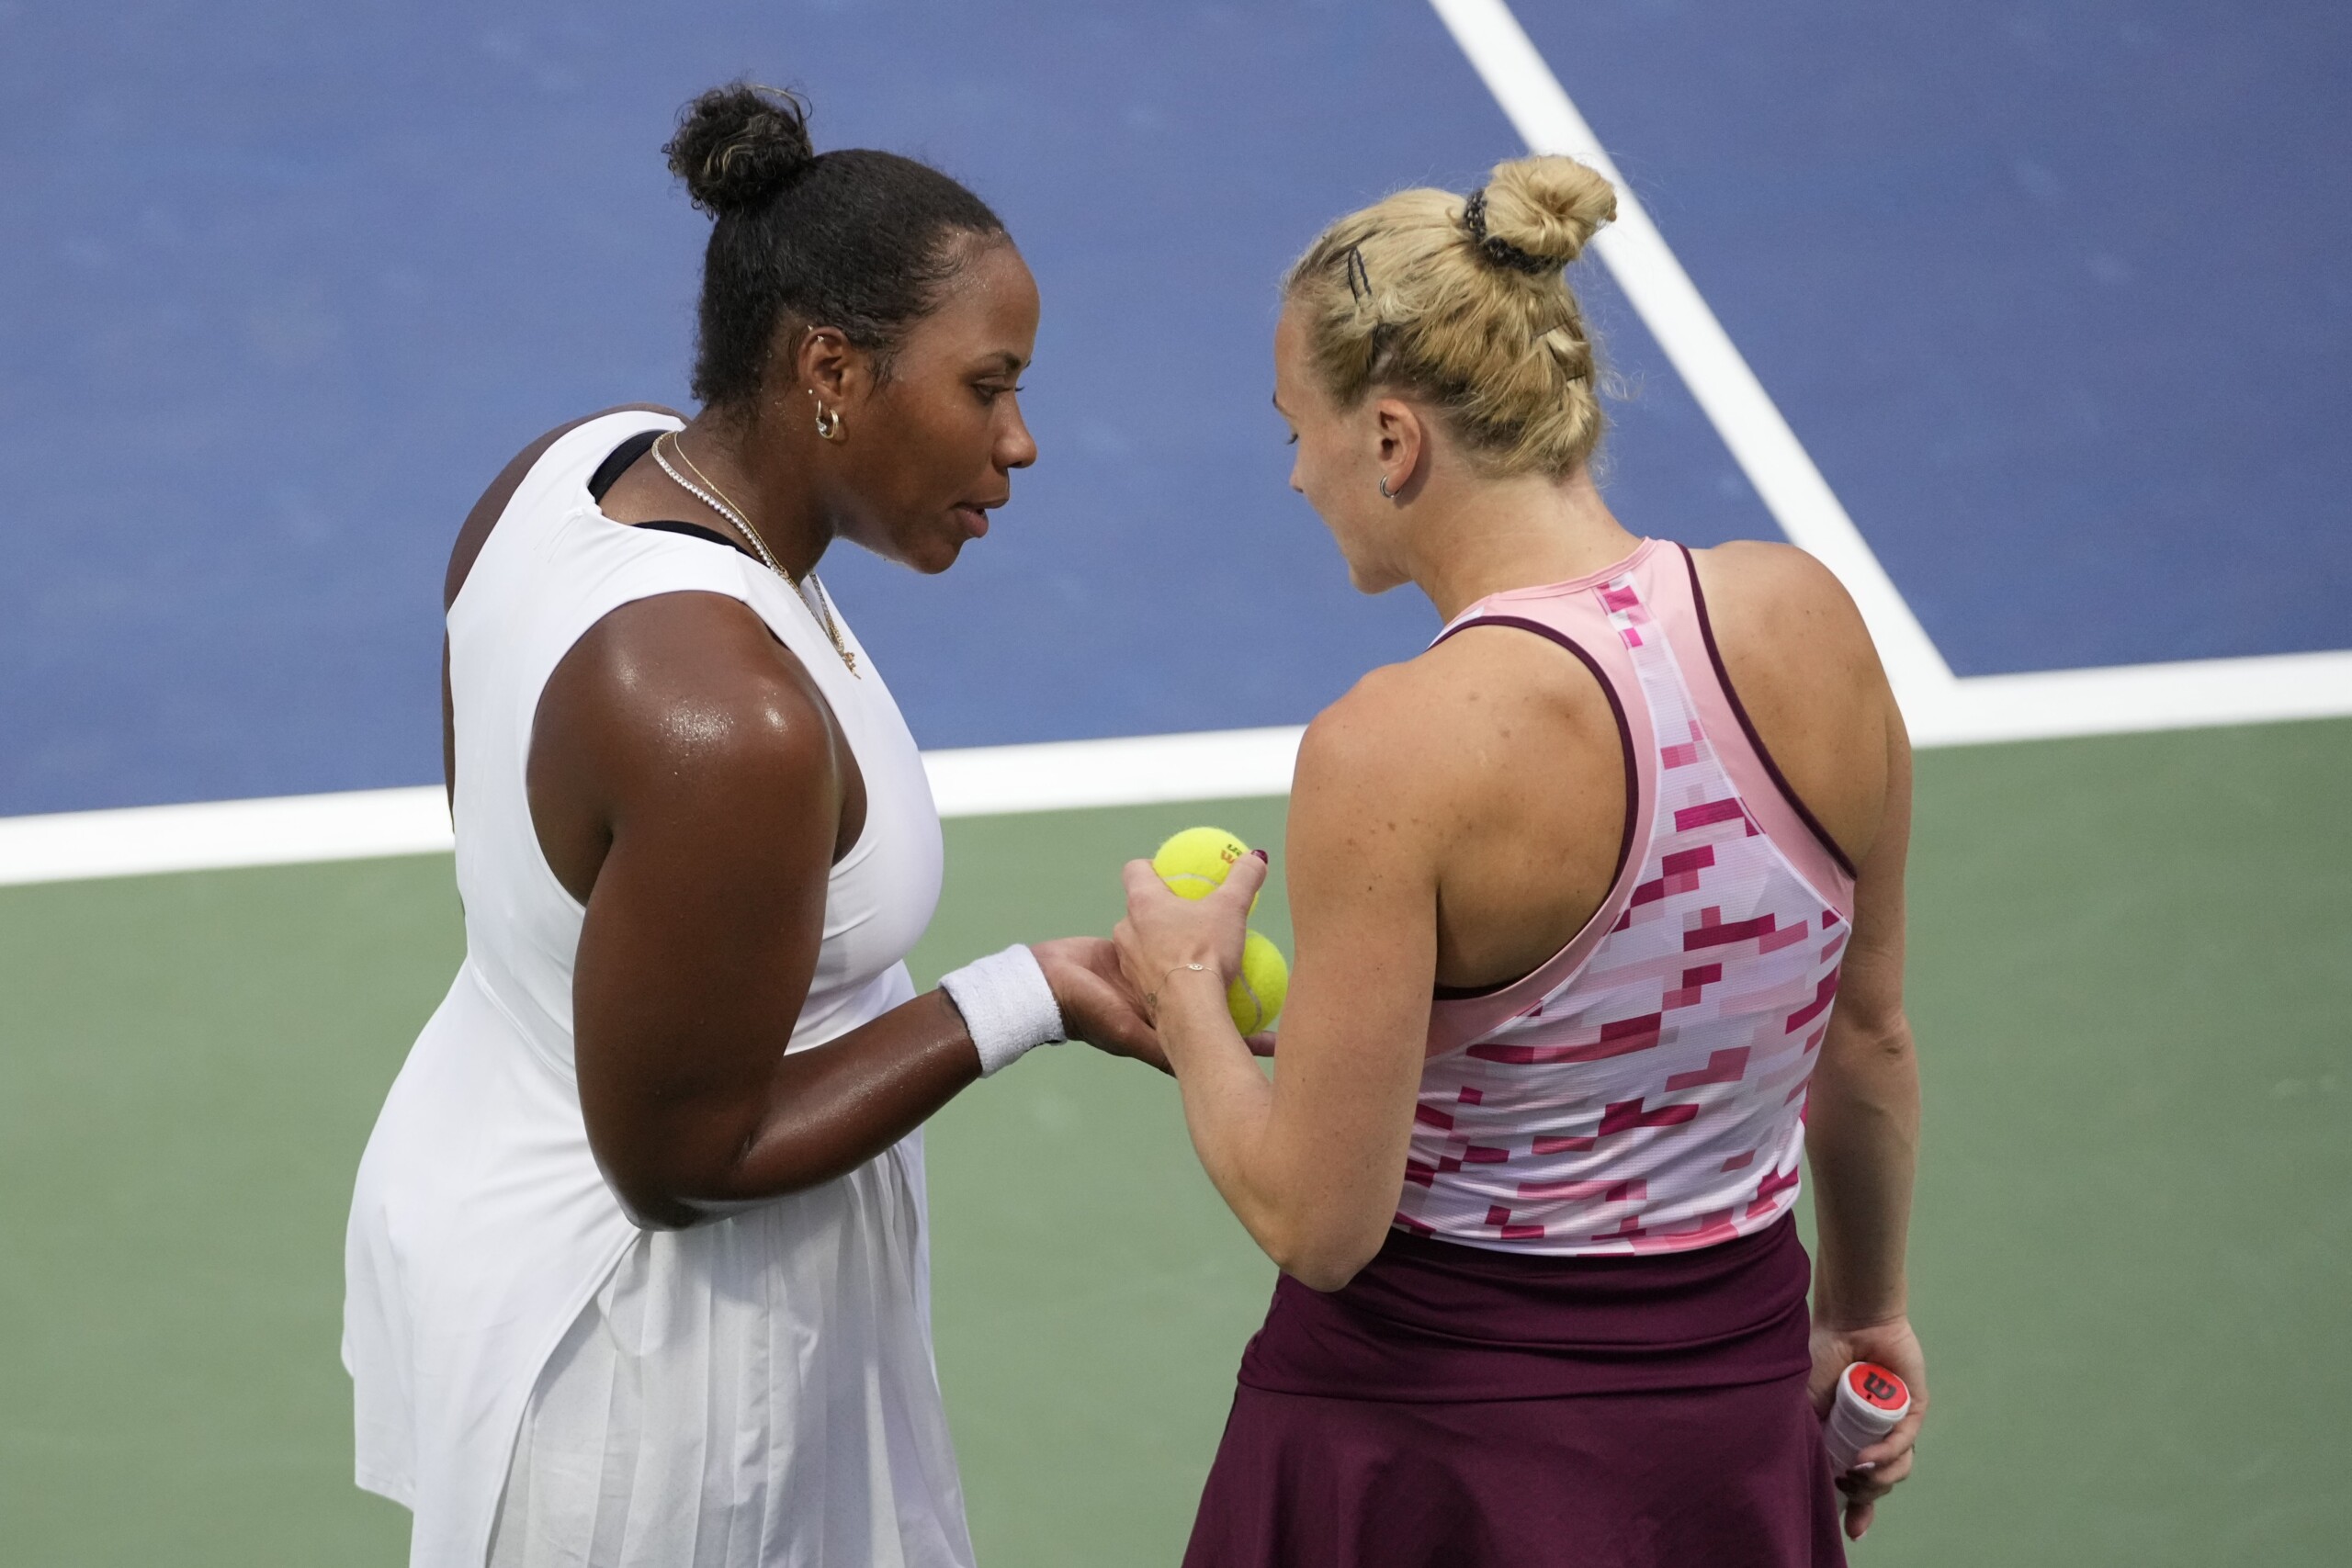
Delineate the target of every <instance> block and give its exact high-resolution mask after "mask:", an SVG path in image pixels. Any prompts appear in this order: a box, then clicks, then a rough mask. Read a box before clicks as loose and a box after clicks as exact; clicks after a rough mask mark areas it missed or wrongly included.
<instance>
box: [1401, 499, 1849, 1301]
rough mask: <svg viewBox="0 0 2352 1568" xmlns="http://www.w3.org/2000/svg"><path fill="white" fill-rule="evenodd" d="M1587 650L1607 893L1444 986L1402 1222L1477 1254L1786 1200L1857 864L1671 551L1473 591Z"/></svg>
mask: <svg viewBox="0 0 2352 1568" xmlns="http://www.w3.org/2000/svg"><path fill="white" fill-rule="evenodd" d="M1468 626H1516V627H1520V628H1521V629H1523V630H1526V631H1530V632H1533V633H1535V634H1536V635H1538V636H1540V637H1548V638H1550V639H1551V640H1552V641H1554V642H1555V643H1558V644H1559V645H1560V646H1561V647H1563V648H1564V649H1566V650H1567V651H1568V652H1570V653H1572V654H1574V655H1576V656H1577V658H1579V659H1581V660H1583V661H1584V663H1585V664H1586V665H1587V667H1589V669H1590V670H1591V671H1592V672H1593V674H1594V675H1595V676H1596V677H1598V678H1599V680H1600V684H1601V688H1602V690H1603V691H1604V692H1606V693H1607V694H1608V695H1609V699H1610V703H1611V706H1612V707H1613V708H1614V709H1615V710H1616V714H1617V719H1618V727H1619V732H1620V735H1621V737H1622V739H1623V742H1624V747H1625V758H1626V770H1625V774H1626V776H1625V784H1626V789H1625V797H1626V798H1625V810H1626V824H1625V839H1624V843H1623V847H1622V849H1621V851H1620V858H1619V864H1618V870H1617V875H1616V877H1615V879H1614V881H1613V883H1612V885H1611V888H1610V891H1609V896H1608V897H1607V898H1606V899H1605V900H1603V902H1602V904H1601V906H1600V909H1599V910H1598V911H1596V912H1595V913H1594V915H1593V917H1592V919H1590V920H1589V921H1588V922H1587V923H1586V925H1585V927H1584V929H1583V930H1582V931H1578V932H1577V935H1576V937H1575V939H1574V940H1573V941H1571V942H1569V943H1568V945H1567V946H1566V948H1564V949H1562V950H1561V951H1560V953H1558V954H1556V955H1555V957H1553V958H1552V959H1551V961H1550V962H1548V963H1546V964H1544V965H1543V966H1542V967H1541V968H1539V969H1537V970H1536V971H1535V972H1534V973H1533V974H1532V975H1529V976H1526V977H1525V978H1523V979H1521V980H1518V981H1516V982H1514V983H1512V984H1510V985H1508V986H1505V987H1500V988H1499V989H1497V990H1493V991H1489V992H1485V993H1481V994H1477V995H1473V996H1460V995H1450V994H1446V993H1441V994H1440V997H1439V998H1438V1001H1437V1002H1436V1004H1435V1007H1434V1008H1433V1010H1432V1011H1431V1015H1430V1044H1429V1050H1430V1058H1429V1062H1428V1064H1427V1066H1425V1067H1424V1068H1423V1069H1422V1074H1421V1089H1420V1102H1419V1108H1418V1109H1417V1110H1416V1111H1415V1113H1414V1125H1413V1141H1412V1147H1411V1152H1410V1155H1409V1157H1408V1162H1407V1165H1406V1172H1405V1188H1404V1196H1403V1200H1402V1201H1401V1202H1400V1203H1399V1205H1398V1211H1397V1222H1396V1223H1397V1224H1399V1225H1401V1226H1403V1227H1405V1228H1406V1229H1408V1230H1411V1231H1414V1232H1417V1233H1419V1234H1420V1235H1435V1236H1438V1237H1441V1238H1442V1239H1444V1240H1447V1241H1456V1242H1464V1243H1466V1244H1468V1245H1470V1246H1473V1247H1494V1248H1500V1249H1504V1250H1509V1251H1521V1252H1536V1253H1552V1254H1560V1255H1578V1254H1603V1253H1641V1252H1672V1251H1680V1250H1683V1249H1687V1248H1691V1247H1708V1246H1712V1245H1713V1244H1715V1243H1717V1242H1722V1241H1728V1240H1730V1239H1731V1238H1732V1237H1734V1236H1737V1235H1747V1234H1749V1233H1750V1232H1754V1231H1758V1230H1761V1229H1763V1228H1764V1227H1765V1226H1767V1225H1769V1224H1771V1223H1772V1222H1773V1221H1775V1220H1777V1219H1779V1218H1780V1217H1781V1215H1782V1214H1784V1213H1788V1211H1789V1210H1790V1208H1792V1206H1793V1205H1794V1204H1795V1202H1796V1198H1797V1173H1798V1167H1799V1165H1800V1163H1801V1161H1802V1158H1803V1155H1804V1099H1805V1086H1806V1083H1807V1082H1808V1080H1809V1079H1810V1077H1811V1075H1812V1071H1813V1064H1814V1061H1815V1052H1816V1050H1817V1048H1818V1047H1819V1046H1820V1044H1821V1041H1822V1036H1823V1035H1824V1034H1825V1033H1826V1032H1827V1031H1828V1027H1829V1011H1830V1004H1831V998H1833V997H1835V996H1836V994H1837V990H1838V959H1839V957H1840V955H1841V954H1842V953H1844V951H1845V946H1846V936H1847V932H1848V930H1849V922H1850V921H1851V920H1852V919H1853V913H1854V877H1853V868H1852V867H1851V866H1850V865H1849V864H1848V863H1847V862H1846V859H1845V857H1844V856H1843V855H1842V854H1841V853H1840V852H1838V849H1837V847H1836V846H1835V845H1834V844H1832V843H1831V842H1830V840H1829V839H1828V836H1827V835H1826V833H1824V832H1823V831H1822V830H1821V829H1820V826H1819V824H1817V823H1816V822H1815V820H1814V819H1813V817H1812V815H1811V814H1810V813H1809V812H1807V811H1806V810H1805V808H1804V804H1803V803H1802V802H1801V801H1799V800H1798V799H1797V798H1796V796H1795V795H1793V793H1792V792H1791V791H1790V789H1789V787H1788V785H1787V784H1786V782H1785V781H1784V780H1783V779H1782V778H1781V774H1780V771H1779V769H1778V768H1776V767H1775V766H1774V765H1773V763H1772V760H1771V758H1770V756H1769V755H1768V754H1767V753H1766V751H1765V750H1764V746H1763V743H1762V741H1761V740H1760V739H1758V737H1757V735H1756V732H1755V729H1754V727H1753V726H1751V725H1750V724H1749V723H1748V721H1747V714H1746V713H1745V711H1743V710H1742V709H1741V707H1740V705H1739V699H1738V697H1737V696H1736V695H1735V694H1734V693H1733V692H1732V689H1731V685H1730V682H1728V680H1727V679H1726V678H1725V676H1724V666H1723V660H1722V658H1721V656H1720V654H1719V653H1718V652H1717V651H1716V649H1715V643H1714V636H1713V631H1712V630H1711V629H1710V628H1709V626H1708V625H1707V608H1706V602H1705V599H1704V598H1703V597H1702V594H1701V592H1700V590H1699V580H1698V573H1697V569H1696V567H1695V566H1694V565H1693V564H1692V562H1691V555H1690V552H1689V551H1687V550H1685V549H1683V548H1682V547H1679V546H1678V545H1673V544H1669V543H1666V542H1663V541H1660V540H1656V539H1651V540H1645V541H1644V542H1643V544H1642V547H1640V548H1639V549H1637V550H1636V551H1634V554H1633V555H1632V556H1630V557H1628V558H1626V559H1624V560H1623V561H1621V562H1619V563H1618V564H1617V565H1615V566H1613V567H1611V568H1609V569H1608V570H1606V571H1602V572H1599V573H1596V574H1594V575H1593V576H1590V577H1586V578H1579V579H1578V580H1577V581H1573V582H1562V583H1555V584H1552V585H1550V586H1548V587H1543V588H1527V589H1519V590H1515V591H1513V592H1508V593H1498V594H1496V595H1494V596H1493V597H1491V598H1488V599H1485V600H1482V601H1480V602H1479V603H1478V604H1474V605H1472V606H1471V607H1470V608H1469V609H1468V610H1466V611H1464V613H1463V614H1462V615H1461V616H1459V617H1458V618H1457V619H1455V620H1454V621H1453V624H1452V625H1450V626H1447V627H1446V629H1445V630H1444V631H1443V632H1442V633H1441V634H1440V636H1439V638H1438V640H1439V641H1443V640H1444V639H1445V638H1446V637H1452V636H1453V635H1454V634H1455V633H1456V632H1459V631H1461V630H1463V629H1464V628H1465V627H1468Z"/></svg>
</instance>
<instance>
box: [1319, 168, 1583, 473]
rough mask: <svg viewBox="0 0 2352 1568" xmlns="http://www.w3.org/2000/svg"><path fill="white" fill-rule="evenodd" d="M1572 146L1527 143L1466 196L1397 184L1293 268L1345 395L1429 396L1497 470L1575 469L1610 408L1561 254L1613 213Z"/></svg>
mask: <svg viewBox="0 0 2352 1568" xmlns="http://www.w3.org/2000/svg"><path fill="white" fill-rule="evenodd" d="M1616 210H1617V193H1616V192H1615V191H1613V190H1612V189H1611V188H1610V185H1609V182H1608V181H1607V180H1605V179H1603V178H1601V176H1600V175H1597V174H1595V173H1594V172H1593V171H1592V170H1590V169H1588V168H1586V167H1585V166H1584V165H1583V164H1579V163H1577V161H1576V160H1575V159H1573V158H1550V157H1546V158H1515V159H1512V160H1511V161H1510V163H1507V164H1496V165H1495V171H1494V173H1493V174H1492V175H1490V176H1488V179H1487V187H1486V188H1485V189H1484V190H1480V191H1476V192H1474V193H1472V194H1471V195H1470V196H1469V197H1459V196H1456V195H1454V194H1453V192H1451V191H1442V190H1431V189H1429V188H1428V187H1426V186H1423V187H1420V188H1417V189H1413V190H1400V191H1398V192H1397V194H1396V195H1394V196H1391V197H1386V198H1385V199H1383V200H1380V201H1376V202H1374V203H1373V204H1372V205H1371V206H1370V207H1367V208H1364V209H1362V210H1361V211H1357V212H1351V213H1349V214H1348V215H1347V216H1346V217H1345V218H1342V219H1340V220H1339V221H1338V222H1336V223H1333V224H1332V225H1331V226H1330V227H1329V228H1328V229H1326V230H1324V231H1323V232H1322V235H1321V236H1320V237H1319V238H1317V240H1316V242H1315V243H1314V244H1312V245H1310V246H1308V247H1307V251H1306V254H1305V255H1303V256H1301V257H1299V258H1298V262H1297V264H1296V265H1294V266H1293V267H1292V268H1291V269H1290V276H1288V277H1286V278H1285V279H1283V304H1284V307H1285V309H1287V310H1293V311H1295V312H1296V320H1297V321H1298V322H1299V324H1300V325H1301V326H1302V327H1304V328H1305V329H1306V352H1307V355H1308V357H1309V359H1310V360H1311V361H1312V364H1313V368H1314V371H1315V373H1316V374H1317V377H1318V378H1320V380H1321V381H1322V383H1323V388H1324V389H1325V390H1326V391H1327V392H1329V394H1330V396H1331V399H1332V400H1333V401H1335V402H1337V403H1338V404H1339V405H1340V407H1342V408H1353V407H1354V406H1356V404H1357V403H1359V402H1360V401H1362V400H1363V398H1364V396H1365V395H1366V394H1367V393H1369V392H1370V391H1372V389H1374V388H1375V387H1377V388H1385V389H1394V390H1397V391H1401V392H1406V393H1408V394H1410V395H1412V396H1415V397H1419V398H1423V399H1426V400H1428V401H1429V403H1430V405H1431V406H1432V407H1434V408H1435V409H1436V410H1437V411H1438V412H1440V413H1441V414H1442V415H1443V417H1444V420H1445V423H1446V424H1447V425H1448V426H1449V427H1450V428H1451V429H1452V430H1453V434H1455V435H1456V436H1458V437H1459V438H1460V439H1461V440H1462V442H1463V443H1464V446H1466V447H1468V448H1469V450H1470V451H1471V452H1472V453H1474V454H1475V455H1476V457H1477V458H1478V460H1479V461H1480V462H1481V463H1482V464H1483V465H1484V466H1485V467H1486V468H1488V469H1489V470H1490V471H1492V472H1496V473H1504V474H1524V473H1544V474H1551V475H1554V476H1562V477H1564V476H1566V475H1568V474H1572V473H1574V472H1576V471H1577V468H1581V467H1582V466H1583V465H1584V464H1585V462H1586V461H1587V460H1588V459H1589V458H1590V457H1591V456H1592V453H1593V449H1594V447H1595V446H1597V445H1598V444H1599V442H1600V433H1601V429H1602V426H1603V425H1604V423H1606V421H1605V420H1604V419H1603V418H1602V416H1601V410H1600V390H1599V388H1598V387H1597V386H1596V385H1595V383H1596V381H1597V380H1598V379H1599V375H1600V360H1599V356H1598V355H1597V354H1596V353H1595V351H1594V348H1593V344H1592V339H1591V336H1590V335H1589V333H1587V332H1586V331H1585V325H1584V311H1583V310H1582V309H1581V308H1580V307H1578V305H1577V297H1576V291H1575V290H1574V289H1573V288H1569V287H1568V280H1567V276H1566V273H1564V272H1563V271H1562V270H1561V269H1562V268H1563V267H1565V266H1566V265H1567V264H1568V263H1569V262H1572V261H1574V260H1575V259H1576V258H1577V255H1578V254H1581V253H1582V251H1583V250H1584V246H1585V242H1586V241H1588V240H1589V239H1591V238H1592V233H1593V231H1594V230H1596V229H1598V228H1600V226H1601V225H1602V224H1603V223H1606V222H1608V221H1609V220H1610V219H1611V217H1612V216H1614V215H1615V213H1616Z"/></svg>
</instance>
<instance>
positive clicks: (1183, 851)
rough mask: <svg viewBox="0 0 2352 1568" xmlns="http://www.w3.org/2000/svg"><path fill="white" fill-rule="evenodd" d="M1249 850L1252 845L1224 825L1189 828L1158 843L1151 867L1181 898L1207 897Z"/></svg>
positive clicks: (1221, 883)
mask: <svg viewBox="0 0 2352 1568" xmlns="http://www.w3.org/2000/svg"><path fill="white" fill-rule="evenodd" d="M1249 852H1250V846H1249V845H1247V844H1245V843H1243V842H1242V841H1241V840H1238V839H1237V838H1235V837H1234V836H1233V835H1232V834H1230V833H1228V832H1227V831H1226V830H1225V829H1222V828H1187V829H1184V830H1183V831H1182V832H1181V833H1179V834H1177V835H1176V836H1175V837H1174V838H1172V839H1170V840H1168V841H1167V842H1166V843H1164V844H1162V845H1160V846H1159V853H1158V854H1156V855H1154V856H1152V857H1151V869H1152V870H1153V871H1155V872H1158V873H1159V880H1160V881H1162V882H1165V883H1166V884H1168V886H1169V888H1170V890H1171V891H1172V892H1174V893H1175V895H1176V896H1177V897H1180V898H1205V897H1208V896H1209V895H1210V893H1212V892H1214V891H1215V890H1216V889H1217V888H1219V887H1222V886H1224V885H1225V875H1226V873H1227V872H1229V871H1231V870H1232V869H1233V863H1234V862H1236V861H1238V860H1239V859H1240V858H1241V857H1242V856H1243V855H1246V854H1248V853H1249Z"/></svg>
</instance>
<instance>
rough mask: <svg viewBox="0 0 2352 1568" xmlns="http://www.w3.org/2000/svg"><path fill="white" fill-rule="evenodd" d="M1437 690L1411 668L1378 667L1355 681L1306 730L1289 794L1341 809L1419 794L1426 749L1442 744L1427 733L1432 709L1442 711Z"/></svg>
mask: <svg viewBox="0 0 2352 1568" xmlns="http://www.w3.org/2000/svg"><path fill="white" fill-rule="evenodd" d="M1440 688H1441V682H1437V681H1435V680H1433V679H1432V677H1431V673H1430V671H1428V670H1425V669H1423V668H1420V667H1419V663H1418V661H1416V662H1414V663H1407V664H1385V665H1383V666H1381V667H1380V668H1379V669H1376V670H1374V671H1371V672H1370V673H1369V674H1367V675H1365V676H1363V678H1362V679H1360V680H1359V681H1357V682H1356V683H1355V684H1354V685H1353V686H1352V687H1351V688H1349V690H1348V692H1347V694H1346V695H1344V696H1342V697H1340V700H1339V701H1337V702H1335V703H1333V704H1332V705H1330V706H1329V707H1327V708H1325V709H1324V710H1323V711H1322V712H1321V713H1319V714H1317V715H1316V716H1315V719H1314V722H1312V723H1311V724H1309V725H1308V726H1307V727H1306V738H1305V739H1303V740H1301V742H1300V743H1299V748H1298V766H1297V772H1296V775H1295V779H1294V781H1293V784H1292V792H1293V794H1294V795H1296V796H1298V797H1301V798H1302V799H1305V800H1306V801H1309V802H1329V803H1331V804H1333V805H1339V806H1342V807H1344V806H1345V804H1346V803H1348V802H1351V801H1362V800H1368V799H1382V800H1394V799H1396V798H1397V795H1398V794H1399V793H1400V792H1405V791H1411V790H1416V789H1419V788H1420V787H1423V785H1424V784H1425V783H1426V779H1427V774H1428V768H1427V759H1428V757H1429V755H1430V750H1431V749H1432V748H1433V747H1442V746H1443V745H1444V737H1443V735H1442V733H1440V732H1438V731H1434V730H1433V728H1432V721H1433V719H1436V718H1437V716H1436V715H1435V714H1433V713H1432V707H1433V706H1434V707H1437V708H1441V709H1442V707H1443V704H1442V702H1440V701H1438V700H1437V699H1438V698H1439V697H1440V695H1441V690H1440ZM1441 728H1442V721H1441Z"/></svg>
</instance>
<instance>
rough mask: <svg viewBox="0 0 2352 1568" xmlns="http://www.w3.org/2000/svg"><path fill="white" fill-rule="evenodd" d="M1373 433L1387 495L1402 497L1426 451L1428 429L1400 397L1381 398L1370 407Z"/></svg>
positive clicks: (1418, 413) (1418, 469)
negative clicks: (1377, 442)
mask: <svg viewBox="0 0 2352 1568" xmlns="http://www.w3.org/2000/svg"><path fill="white" fill-rule="evenodd" d="M1372 418H1373V431H1374V434H1375V435H1376V436H1377V438H1378V440H1379V452H1378V457H1377V460H1378V462H1379V465H1380V472H1381V476H1382V477H1383V478H1384V479H1386V480H1387V481H1388V493H1389V494H1390V495H1391V496H1392V497H1401V496H1403V495H1404V493H1405V488H1406V487H1407V486H1408V485H1409V484H1411V483H1412V482H1413V480H1414V479H1416V478H1418V477H1419V474H1420V471H1421V459H1422V458H1423V457H1425V456H1426V455H1427V453H1428V451H1429V426H1428V425H1427V424H1426V423H1423V421H1422V419H1421V413H1420V411H1419V409H1416V408H1415V407H1413V405H1412V404H1410V403H1408V402H1406V401H1405V400H1403V399H1401V398H1382V399H1379V400H1377V401H1375V402H1374V404H1373V410H1372Z"/></svg>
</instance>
